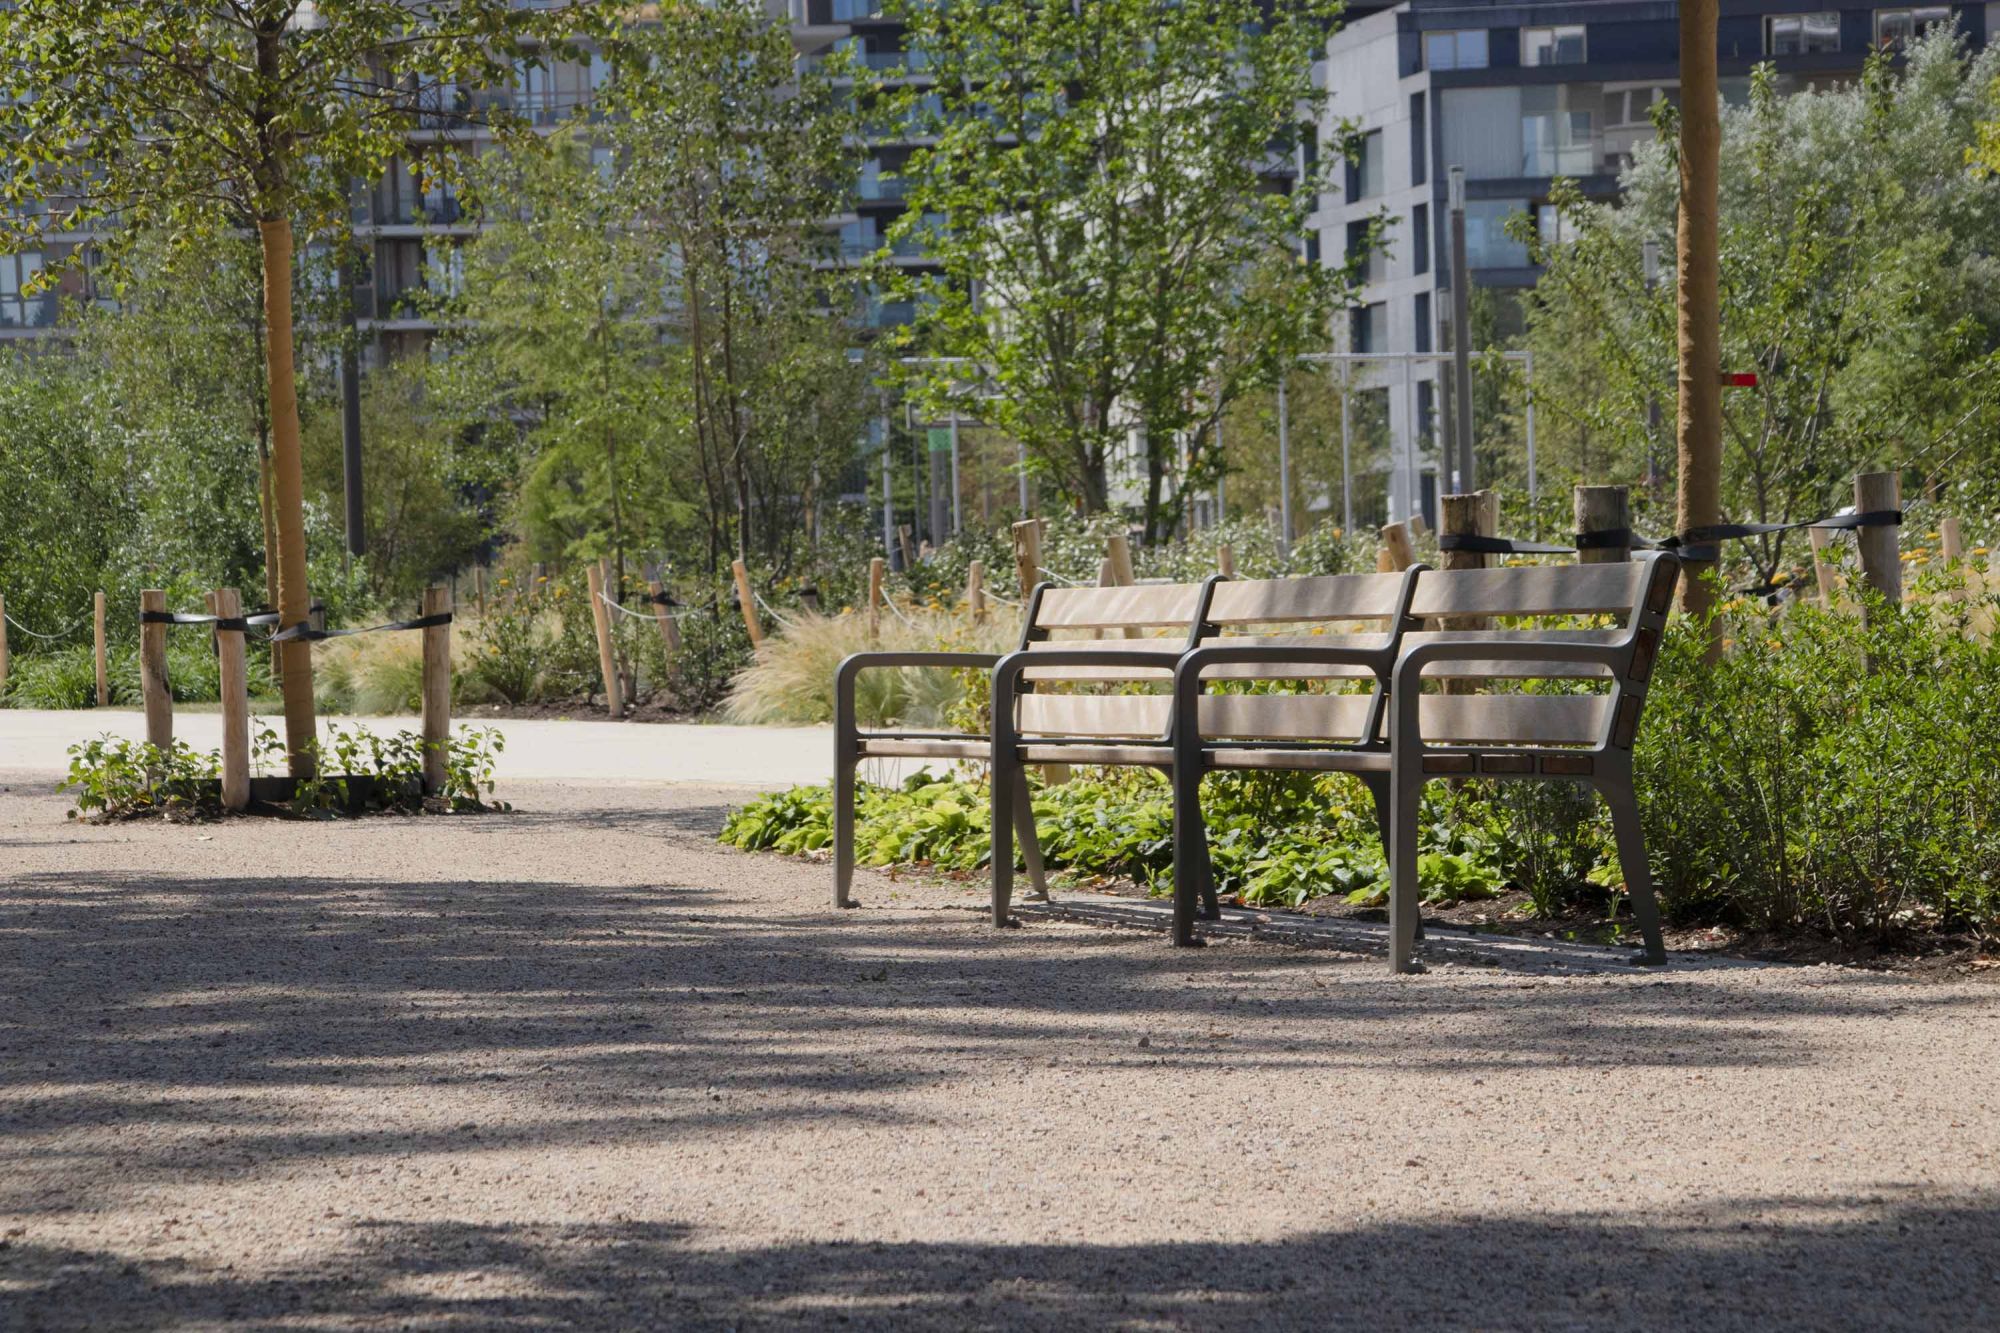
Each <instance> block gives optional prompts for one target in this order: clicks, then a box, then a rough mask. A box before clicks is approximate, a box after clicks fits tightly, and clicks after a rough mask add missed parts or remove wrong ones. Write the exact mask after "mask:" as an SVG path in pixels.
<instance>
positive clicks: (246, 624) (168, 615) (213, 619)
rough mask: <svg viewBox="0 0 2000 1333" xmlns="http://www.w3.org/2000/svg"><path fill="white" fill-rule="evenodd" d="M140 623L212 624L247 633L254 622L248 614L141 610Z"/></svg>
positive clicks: (223, 628) (216, 626)
mask: <svg viewBox="0 0 2000 1333" xmlns="http://www.w3.org/2000/svg"><path fill="white" fill-rule="evenodd" d="M139 623H140V624H141V625H213V626H214V627H215V628H216V629H219V630H235V631H236V632H237V633H239V634H247V633H248V632H249V630H250V627H251V625H253V624H255V623H256V622H255V621H253V620H251V619H250V618H249V617H248V616H190V615H183V614H181V613H180V612H178V611H141V612H140V613H139Z"/></svg>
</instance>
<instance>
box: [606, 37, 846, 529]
mask: <svg viewBox="0 0 2000 1333" xmlns="http://www.w3.org/2000/svg"><path fill="white" fill-rule="evenodd" d="M608 54H609V56H610V58H611V63H612V71H613V78H612V82H611V85H610V87H609V89H608V90H607V92H606V95H605V97H604V101H603V112H604V118H603V121H602V123H601V127H600V130H601V133H602V134H603V135H604V137H605V139H606V141H607V142H608V143H609V144H610V146H611V148H612V150H613V160H614V162H615V164H616V171H617V197H618V200H619V205H620V207H621V209H622V210H623V213H624V216H625V217H627V218H629V219H630V220H631V225H632V226H634V227H635V228H636V229H637V230H638V231H639V233H640V234H641V235H642V236H643V237H644V238H645V240H646V242H647V243H648V244H650V245H651V246H653V247H654V248H655V251H656V252H657V253H658V254H660V255H661V256H662V258H663V267H664V270H665V273H666V275H667V284H668V286H669V288H670V291H671V297H670V304H671V312H670V314H671V321H672V326H673V332H674V334H675V336H676V337H677V338H678V340H679V342H680V345H681V347H682V348H683V349H684V351H685V355H686V367H687V373H688V403H689V420H690V424H691V428H692V432H693V457H694V462H695V465H696V473H697V475H698V477H699V479H700V482H701V486H702V491H703V499H704V505H705V509H704V512H705V514H706V516H707V521H708V537H707V561H708V564H709V566H710V567H711V568H713V567H714V565H715V564H716V562H717V561H718V560H719V559H721V558H723V557H724V555H725V552H728V551H729V550H730V549H731V548H732V547H733V549H734V554H735V555H737V556H739V557H741V558H743V559H745V560H748V559H749V558H750V557H751V556H752V554H753V551H754V550H755V549H756V548H758V547H762V548H763V549H764V550H765V551H766V553H767V554H768V553H770V552H773V551H775V550H777V549H779V548H781V547H783V546H784V545H785V544H786V542H787V541H788V540H789V536H788V534H790V533H793V532H796V531H797V529H798V526H799V525H798V523H797V517H798V497H799V494H800V485H801V483H802V482H803V481H804V480H805V478H804V477H803V476H802V475H801V473H802V472H803V473H805V474H807V475H809V474H810V472H811V468H812V465H813V464H815V463H823V464H824V465H825V466H826V467H827V468H828V470H829V471H831V470H833V469H834V468H837V467H838V465H839V463H841V462H844V461H845V458H846V455H847V453H848V452H849V450H850V448H851V444H852V441H853V439H854V438H855V432H854V430H853V429H852V428H849V427H846V426H844V425H843V423H841V422H839V421H835V420H827V419H820V420H818V421H817V424H816V425H815V424H814V422H813V420H812V419H811V418H812V414H813V409H815V408H817V409H821V410H824V409H826V408H828V407H830V406H831V404H832V402H834V401H840V400H843V399H844V401H846V402H848V403H850V404H856V405H858V403H859V401H860V399H861V389H862V383H861V379H860V371H859V369H858V368H857V367H856V366H855V365H853V364H852V363H850V362H849V361H848V360H847V359H846V358H845V356H844V355H842V353H843V352H844V349H845V347H847V346H851V345H852V342H853V340H854V338H855V335H856V330H854V329H853V328H852V326H851V325H850V324H849V322H848V320H847V315H848V313H849V311H848V306H849V304H850V294H849V293H848V292H847V291H846V290H845V288H846V284H844V283H842V282H839V281H837V280H836V278H837V275H835V274H833V273H830V272H828V271H827V270H826V268H825V265H824V261H825V260H827V259H828V258H829V257H830V255H831V246H830V241H831V237H830V236H829V234H828V232H827V228H826V219H828V218H829V217H832V216H833V215H835V214H836V213H838V212H839V210H840V206H841V202H842V200H843V199H844V198H845V190H846V186H847V183H848V181H849V180H851V178H852V175H853V166H854V164H853V160H852V157H851V154H850V152H849V149H848V146H847V144H848V139H849V136H850V134H851V131H852V128H853V123H852V117H851V116H850V115H849V114H847V112H846V111H845V109H844V108H843V106H842V105H841V103H840V102H839V101H838V99H837V98H836V97H835V95H834V89H833V88H832V86H831V84H830V82H829V80H828V79H827V78H826V77H824V75H823V74H822V73H820V72H819V71H815V70H812V69H801V68H799V67H798V65H797V63H796V60H795V58H794V53H793V50H792V44H791V34H790V32H789V30H788V28H787V27H786V25H785V23H784V22H783V21H782V20H779V19H774V18H772V17H771V16H770V14H769V13H768V12H767V10H766V6H765V5H764V4H762V3H761V2H760V0H716V2H715V3H711V4H703V5H695V4H684V5H672V6H661V8H660V11H659V14H658V21H657V22H656V23H652V24H647V25H644V26H638V27H634V28H632V29H631V30H629V31H627V32H626V33H624V34H623V35H622V36H621V37H620V39H619V40H618V41H617V42H615V43H613V44H612V45H611V46H610V47H609V48H608ZM829 352H832V353H833V356H832V358H831V359H830V358H829ZM829 375H830V376H831V380H832V383H833V384H834V385H837V386H838V387H839V390H840V391H839V392H837V393H833V394H827V393H825V392H823V390H824V389H825V388H827V387H828V378H829ZM815 386H818V387H815ZM802 405H804V415H803V416H802V415H801V406H802ZM848 410H849V411H850V412H851V411H852V410H853V408H851V407H850V408H849V409H848ZM781 462H782V465H781Z"/></svg>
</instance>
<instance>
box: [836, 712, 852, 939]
mask: <svg viewBox="0 0 2000 1333" xmlns="http://www.w3.org/2000/svg"><path fill="white" fill-rule="evenodd" d="M853 886H854V748H853V746H851V745H848V746H842V747H841V750H840V751H839V752H838V753H836V754H835V755H834V757H833V905H834V906H835V907H852V906H854V899H853V898H851V897H849V896H848V891H849V890H850V889H851V888H853Z"/></svg>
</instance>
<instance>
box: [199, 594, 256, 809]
mask: <svg viewBox="0 0 2000 1333" xmlns="http://www.w3.org/2000/svg"><path fill="white" fill-rule="evenodd" d="M208 605H209V610H210V612H211V613H212V614H214V615H216V616H220V617H221V618H223V619H225V620H229V619H234V618H236V617H238V616H241V615H242V614H243V597H242V594H241V593H239V592H238V591H237V590H236V589H234V588H217V589H216V590H215V591H214V592H212V593H210V594H209V601H208ZM215 657H216V668H217V671H218V672H219V673H220V675H221V677H222V808H223V809H224V810H242V809H244V808H245V807H247V806H248V805H249V804H250V675H249V669H248V667H247V666H246V665H245V662H244V654H243V631H242V630H240V629H220V628H218V629H217V630H216V631H215Z"/></svg>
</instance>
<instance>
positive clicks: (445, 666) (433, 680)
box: [423, 583, 616, 796]
mask: <svg viewBox="0 0 2000 1333" xmlns="http://www.w3.org/2000/svg"><path fill="white" fill-rule="evenodd" d="M598 609H599V610H600V611H603V610H605V609H607V608H605V606H604V604H603V603H602V602H600V603H598ZM449 610H451V589H450V588H448V587H446V586H444V585H443V584H441V583H434V584H432V585H431V586H430V587H428V588H426V589H424V609H423V614H425V615H427V616H441V615H443V614H444V613H445V612H447V611H449ZM613 688H614V689H615V688H616V686H613ZM450 741H451V626H450V625H449V624H444V625H431V626H428V627H426V628H425V630H424V795H426V796H438V795H441V794H442V793H443V792H444V752H445V746H446V745H447V744H449V743H450Z"/></svg>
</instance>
